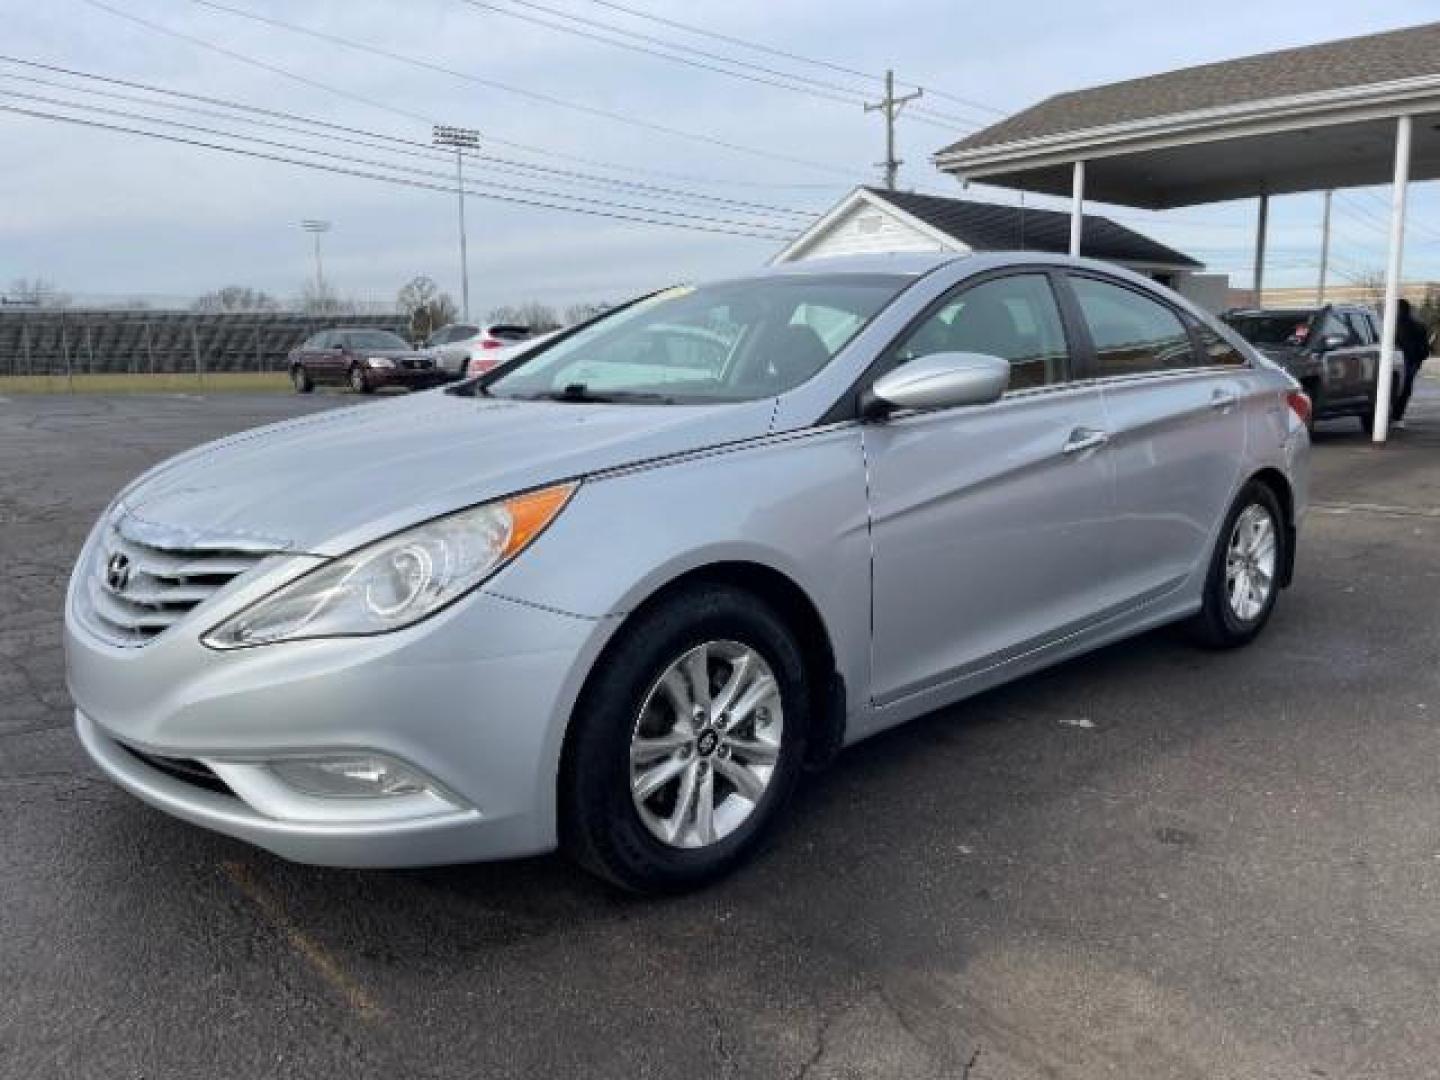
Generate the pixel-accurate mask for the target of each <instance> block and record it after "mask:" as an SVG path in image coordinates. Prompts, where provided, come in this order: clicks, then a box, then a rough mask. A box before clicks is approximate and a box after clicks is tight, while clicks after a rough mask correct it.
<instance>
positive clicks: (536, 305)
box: [485, 300, 562, 334]
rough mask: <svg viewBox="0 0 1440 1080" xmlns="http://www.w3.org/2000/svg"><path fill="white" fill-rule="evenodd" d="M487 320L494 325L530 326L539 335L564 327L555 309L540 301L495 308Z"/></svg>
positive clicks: (528, 301) (527, 301)
mask: <svg viewBox="0 0 1440 1080" xmlns="http://www.w3.org/2000/svg"><path fill="white" fill-rule="evenodd" d="M485 318H486V321H488V322H492V323H513V324H515V325H518V326H528V327H529V328H530V329H531V330H533V331H534V332H535V333H537V334H543V333H545V332H546V331H548V330H558V329H560V327H561V325H562V323H561V322H560V317H559V316H558V315H556V314H555V309H554V308H552V307H551V306H550V305H549V304H542V303H541V302H540V301H539V300H526V301H525V302H524V303H523V304H506V305H503V306H501V307H497V308H495V309H494V310H493V311H491V312H490V314H489V315H487V316H485Z"/></svg>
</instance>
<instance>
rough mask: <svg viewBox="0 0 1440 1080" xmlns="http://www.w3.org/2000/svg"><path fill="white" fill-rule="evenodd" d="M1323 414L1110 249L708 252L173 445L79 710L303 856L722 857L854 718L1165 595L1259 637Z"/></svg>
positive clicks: (222, 816) (370, 862) (695, 875)
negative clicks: (715, 261) (412, 376)
mask: <svg viewBox="0 0 1440 1080" xmlns="http://www.w3.org/2000/svg"><path fill="white" fill-rule="evenodd" d="M841 326H844V327H847V328H848V330H847V331H846V332H845V333H841V332H840V331H839V330H838V329H837V327H841ZM657 336H659V337H661V338H663V339H665V341H666V344H665V347H662V348H659V349H654V348H652V347H651V346H652V344H653V342H654V338H656V337H657ZM697 343H703V344H699V350H700V352H702V353H704V355H705V357H707V358H708V359H706V360H705V361H704V362H697V353H696V348H695V347H696V345H697ZM671 346H674V347H673V348H672V347H671ZM715 349H718V350H720V353H715V352H714V350H715ZM712 354H713V355H712ZM721 354H723V356H722V355H721ZM716 356H720V357H721V358H720V360H719V362H718V363H717V362H712V361H713V360H714V359H715V357H716ZM607 357H609V358H612V359H609V360H607V359H605V358H607ZM1307 416H1308V401H1307V399H1306V397H1305V395H1304V394H1303V393H1302V392H1301V391H1300V389H1299V387H1298V386H1297V385H1296V383H1295V382H1294V380H1293V379H1291V377H1290V376H1288V375H1286V374H1285V373H1284V372H1282V371H1280V370H1278V369H1277V368H1275V367H1274V366H1273V365H1271V364H1268V363H1265V362H1263V361H1262V360H1261V359H1260V358H1259V357H1258V356H1257V355H1256V354H1255V353H1254V351H1253V350H1252V349H1251V348H1250V347H1249V346H1248V345H1246V344H1245V343H1244V342H1243V341H1242V340H1241V339H1239V338H1238V337H1236V336H1235V335H1234V334H1232V333H1231V332H1230V331H1229V330H1227V329H1226V328H1224V327H1223V326H1222V325H1221V324H1219V323H1218V322H1217V321H1216V320H1214V319H1213V318H1211V317H1210V316H1209V315H1207V314H1205V313H1204V312H1202V311H1201V310H1199V309H1197V308H1195V307H1193V306H1191V305H1190V304H1188V303H1187V302H1186V301H1184V300H1181V299H1180V298H1179V297H1177V296H1176V295H1175V294H1173V293H1171V292H1169V291H1167V290H1164V289H1161V288H1158V287H1156V286H1154V285H1153V284H1152V283H1150V282H1147V281H1146V280H1144V279H1142V278H1140V277H1138V276H1136V275H1134V274H1130V273H1128V272H1126V271H1123V270H1119V269H1117V268H1115V267H1113V266H1110V265H1108V264H1103V263H1099V262H1092V261H1089V260H1080V259H1066V258H1063V257H1059V256H1044V255H1040V254H1037V253H1022V254H985V255H972V256H968V257H949V256H938V255H931V256H872V257H868V258H859V259H832V260H815V261H812V262H806V263H798V264H790V265H787V266H784V267H777V268H772V269H770V270H767V271H765V272H762V273H759V274H757V275H755V276H751V277H745V278H741V279H738V280H732V281H724V282H719V283H717V284H712V285H706V286H701V287H696V288H688V287H687V288H679V289H671V290H666V291H664V292H661V293H657V294H655V295H652V296H649V297H646V298H643V299H641V300H638V301H634V302H632V303H630V304H629V305H626V306H624V307H622V308H619V309H616V310H614V311H612V312H610V313H609V314H607V315H605V316H604V317H603V318H600V319H598V320H597V321H595V322H593V323H591V324H588V325H586V326H584V327H582V328H580V329H579V330H576V331H574V332H572V333H570V334H568V335H564V336H559V337H557V338H555V339H554V340H553V341H552V342H550V343H548V344H547V345H544V346H542V347H540V348H538V349H536V350H534V351H532V352H530V353H528V354H526V355H524V356H522V357H519V358H518V359H517V360H515V361H514V362H512V363H511V364H509V365H507V366H506V367H504V368H501V369H498V370H496V371H493V372H490V373H489V374H486V375H483V376H480V377H479V378H476V379H473V380H470V381H467V382H465V383H461V384H460V385H458V386H455V387H452V388H451V389H449V390H447V391H445V392H443V393H439V394H425V395H419V396H416V397H413V398H410V399H408V400H406V401H402V402H397V403H395V404H394V405H393V406H392V407H390V408H387V409H378V410H377V409H356V410H353V411H350V412H334V411H329V412H325V413H323V414H319V415H316V416H309V417H303V418H300V419H295V420H290V421H288V422H285V423H282V424H279V425H276V426H273V427H270V428H265V429H261V430H259V431H252V432H248V433H246V434H243V435H238V436H233V437H231V438H228V439H223V440H220V441H219V442H216V443H212V444H210V445H209V446H207V447H204V448H201V449H197V450H192V451H190V452H189V453H186V454H182V455H180V456H179V457H178V458H175V459H172V460H171V461H169V462H166V463H164V464H162V465H160V466H158V467H156V468H155V469H153V470H151V471H150V472H149V473H146V474H145V475H143V476H141V477H140V478H139V479H137V480H135V481H134V482H132V483H131V484H130V485H129V486H128V487H126V488H125V489H124V490H123V491H122V492H121V493H120V494H119V496H118V497H117V498H116V500H115V501H114V503H113V504H112V505H111V506H110V507H109V508H108V509H107V510H106V511H105V512H104V514H103V515H102V517H101V518H100V520H99V522H98V523H97V525H96V527H95V529H94V530H93V532H92V534H91V535H90V537H89V539H88V541H87V542H86V544H85V546H84V550H83V552H82V553H81V555H80V558H79V562H78V563H77V565H76V569H75V572H74V575H73V577H72V580H71V584H70V589H69V594H68V599H67V609H66V617H65V650H66V668H67V673H68V683H69V687H70V692H71V695H72V697H73V699H74V701H75V703H76V709H77V711H76V725H77V729H78V732H79V737H80V739H81V741H82V743H83V744H84V746H85V748H86V749H87V751H88V752H89V754H90V755H91V757H93V759H94V760H95V761H96V763H98V765H99V767H100V768H101V769H102V770H104V772H106V773H107V774H108V775H109V776H110V777H111V778H112V779H113V780H114V781H116V782H117V783H118V784H120V785H121V786H122V787H124V788H126V789H128V790H129V791H131V792H133V793H134V794H135V795H137V796H139V797H140V798H142V799H144V800H146V801H148V802H150V803H152V804H153V805H155V806H158V807H160V808H161V809H163V810H165V811H168V812H169V813H172V814H175V815H177V816H179V817H181V818H184V819H185V820H187V821H190V822H193V823H195V824H198V825H202V826H205V827H207V828H211V829H215V830H218V831H220V832H222V833H228V834H230V835H231V836H235V837H239V838H241V839H244V840H247V841H250V842H251V843H254V844H258V845H260V846H262V847H265V848H268V849H270V850H271V851H274V852H277V853H279V854H281V855H283V856H286V857H288V858H291V859H297V860H301V861H304V862H311V863H322V864H329V865H341V866H406V865H421V864H434V863H452V862H462V861H469V860H478V859H493V858H503V857H508V856H518V855H525V854H530V853H534V852H541V851H546V850H549V849H551V848H553V847H555V846H556V845H557V844H558V845H561V846H563V847H564V848H565V849H566V850H568V851H569V852H571V853H573V854H574V855H575V856H576V857H577V858H578V859H579V860H580V861H581V862H582V863H584V864H585V865H586V866H588V867H590V868H591V869H593V870H595V871H596V872H598V873H600V874H601V875H603V876H605V877H606V878H608V879H610V880H611V881H614V882H617V883H619V884H620V885H622V886H624V887H627V888H630V889H636V890H652V891H663V890H678V889H684V888H688V887H693V886H696V885H698V884H700V883H702V882H705V881H708V880H710V879H712V878H714V877H715V876H716V875H718V874H721V873H724V872H726V871H728V870H729V869H731V868H732V867H734V866H735V865H737V864H738V863H739V862H741V861H742V860H743V859H744V858H746V856H748V855H749V854H750V853H751V852H752V851H754V849H755V847H756V845H757V844H758V843H759V842H760V841H761V839H762V837H763V836H764V834H765V833H766V832H767V831H768V830H770V828H771V827H772V826H774V825H775V824H776V823H777V821H778V820H779V819H780V818H781V816H782V812H783V808H784V806H785V803H786V798H787V796H788V795H789V794H790V793H791V791H792V789H793V788H794V787H795V785H796V783H797V781H798V779H799V777H800V774H801V769H802V766H803V765H805V764H807V763H809V764H820V763H823V762H824V761H826V760H828V759H829V758H830V757H831V756H832V755H833V754H834V753H835V752H836V750H837V749H838V748H840V747H842V746H845V745H848V744H851V743H854V742H856V741H858V740H860V739H863V738H865V737H867V736H869V735H873V734H874V733H876V732H878V731H881V730H883V729H885V728H888V727H890V726H892V725H894V724H898V723H900V722H902V721H905V720H908V719H910V718H911V717H914V716H917V715H919V714H921V713H925V712H929V711H931V710H933V709H936V708H938V707H941V706H944V705H948V704H950V703H953V702H956V701H959V700H961V699H963V698H966V697H968V696H970V695H973V694H975V693H978V692H979V691H981V690H984V689H986V688H987V687H991V686H994V685H996V684H997V683H1002V682H1005V681H1006V680H1010V679H1014V678H1017V677H1019V676H1021V675H1023V674H1025V673H1027V672H1031V671H1034V670H1036V669H1038V668H1042V667H1045V666H1046V665H1049V664H1054V663H1056V662H1058V661H1060V660H1064V659H1066V658H1068V657H1073V656H1076V655H1079V654H1081V653H1084V652H1086V651H1087V650H1090V649H1094V648H1096V647H1098V646H1101V645H1104V644H1107V643H1109V642H1113V641H1116V640H1119V639H1121V638H1124V637H1127V636H1129V635H1132V634H1136V633H1139V632H1140V631H1143V630H1146V629H1149V628H1151V627H1154V626H1159V625H1161V624H1163V623H1169V622H1173V621H1176V620H1186V621H1188V623H1189V626H1190V628H1191V629H1192V631H1193V632H1194V634H1195V635H1196V636H1197V637H1198V638H1199V639H1200V640H1201V641H1202V642H1204V643H1206V644H1208V645H1211V646H1239V645H1244V644H1246V643H1248V642H1250V641H1251V640H1253V639H1254V638H1255V637H1256V635H1258V634H1259V633H1260V631H1261V630H1262V628H1263V627H1264V626H1265V624H1266V621H1267V620H1268V619H1269V617H1270V615H1271V612H1272V611H1273V609H1274V607H1275V604H1276V600H1277V597H1278V595H1279V592H1280V590H1281V588H1282V586H1284V585H1286V584H1287V583H1288V582H1289V580H1290V577H1291V568H1292V566H1293V560H1294V555H1295V544H1296V528H1297V526H1298V525H1299V523H1300V521H1301V518H1302V516H1303V514H1304V510H1305V506H1306V475H1307V461H1308V447H1309V439H1308V436H1307V434H1306V430H1305V420H1306V418H1307ZM955 797H956V798H961V799H963V798H964V797H965V796H964V792H963V791H957V793H956V795H955Z"/></svg>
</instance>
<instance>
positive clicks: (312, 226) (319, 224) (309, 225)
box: [300, 218, 330, 300]
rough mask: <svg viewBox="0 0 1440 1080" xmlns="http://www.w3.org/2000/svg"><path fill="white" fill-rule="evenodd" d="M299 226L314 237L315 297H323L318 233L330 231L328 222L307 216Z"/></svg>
mask: <svg viewBox="0 0 1440 1080" xmlns="http://www.w3.org/2000/svg"><path fill="white" fill-rule="evenodd" d="M300 227H301V228H302V229H304V230H305V231H306V232H308V233H310V234H312V235H313V236H314V237H315V299H316V300H323V299H324V298H325V268H324V265H323V264H322V263H321V262H320V234H321V233H327V232H329V231H330V222H328V221H317V220H315V219H314V218H307V219H306V220H304V221H302V222H300Z"/></svg>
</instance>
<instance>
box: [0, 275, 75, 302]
mask: <svg viewBox="0 0 1440 1080" xmlns="http://www.w3.org/2000/svg"><path fill="white" fill-rule="evenodd" d="M9 299H10V301H11V302H12V303H18V304H24V305H25V306H27V307H39V308H63V307H69V306H70V295H69V294H68V293H63V292H61V291H60V289H59V287H58V286H57V285H56V284H55V283H54V282H53V281H49V280H47V279H46V278H40V277H37V278H23V277H22V278H16V279H15V280H14V281H12V282H11V283H10V295H9Z"/></svg>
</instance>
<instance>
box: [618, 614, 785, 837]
mask: <svg viewBox="0 0 1440 1080" xmlns="http://www.w3.org/2000/svg"><path fill="white" fill-rule="evenodd" d="M784 730H785V710H784V707H783V705H782V704H781V701H780V687H779V685H778V684H777V683H776V681H775V676H774V674H772V673H771V671H770V665H769V664H767V663H766V662H765V658H764V657H762V656H761V655H760V654H759V653H758V652H756V651H755V650H754V649H752V648H750V647H748V646H746V645H741V644H739V643H737V642H734V641H709V642H705V643H704V644H701V645H697V646H695V647H694V648H693V649H691V650H690V651H689V652H687V653H686V654H685V655H684V656H682V657H680V658H679V659H678V660H676V661H675V662H674V663H673V664H671V665H670V667H669V668H668V669H666V671H665V674H664V675H662V676H661V677H660V679H659V681H658V682H656V684H655V685H654V687H652V688H651V690H650V693H649V694H648V695H647V697H646V699H645V703H644V704H643V705H642V706H641V708H640V715H639V716H638V717H637V718H636V721H635V733H634V735H633V736H631V739H630V794H631V797H632V798H633V799H634V802H635V809H636V811H637V812H638V813H639V815H640V820H641V821H642V822H644V824H645V827H646V828H647V829H649V830H650V832H651V834H652V835H653V836H654V837H655V838H656V839H658V840H660V841H661V842H662V843H665V844H669V845H671V846H672V847H678V848H701V847H705V846H707V845H709V844H713V843H716V842H717V841H719V840H723V839H725V837H727V836H729V835H730V834H731V833H733V832H734V831H735V830H736V829H738V828H739V827H740V826H741V825H743V824H744V823H745V822H746V821H747V820H749V818H750V815H752V814H753V813H754V812H755V808H756V807H757V806H758V805H759V804H760V801H761V800H762V799H763V798H764V796H765V792H766V790H767V789H768V788H769V786H770V780H771V777H773V776H774V774H775V762H776V760H777V759H778V758H779V756H780V742H781V737H782V735H783V733H784Z"/></svg>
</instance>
